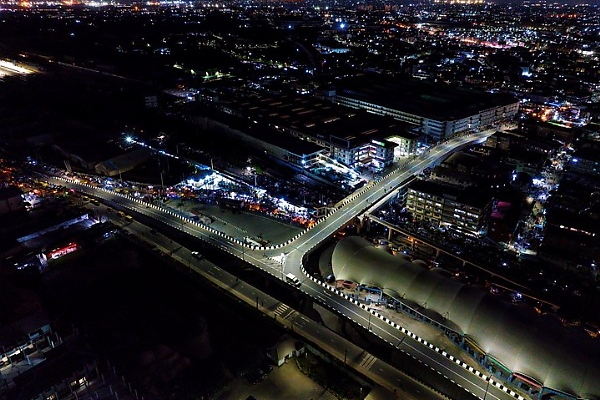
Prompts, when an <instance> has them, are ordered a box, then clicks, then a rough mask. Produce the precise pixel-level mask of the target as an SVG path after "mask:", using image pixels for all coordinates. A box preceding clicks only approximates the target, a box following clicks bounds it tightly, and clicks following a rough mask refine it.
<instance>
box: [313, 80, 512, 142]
mask: <svg viewBox="0 0 600 400" xmlns="http://www.w3.org/2000/svg"><path fill="white" fill-rule="evenodd" d="M323 96H324V97H326V98H328V99H329V100H330V101H332V102H334V103H336V104H339V105H343V106H347V107H352V108H360V109H364V110H367V111H369V112H371V113H374V114H378V115H385V116H392V117H394V118H395V119H397V120H400V121H404V122H407V123H410V124H413V125H416V126H417V127H418V129H419V131H420V133H421V134H422V135H423V136H424V138H425V139H426V140H427V141H429V142H439V141H441V140H444V139H448V138H451V137H452V136H454V135H455V134H457V133H459V132H464V131H468V130H476V129H482V128H485V127H488V126H492V125H494V124H497V123H500V122H502V121H506V120H511V119H512V118H513V117H514V116H515V115H516V114H517V112H518V110H519V102H518V101H517V100H516V99H514V98H513V97H512V96H511V95H507V94H491V93H487V92H475V91H472V90H467V89H463V88H451V87H448V86H440V85H434V84H431V83H427V82H413V81H408V82H395V81H389V80H385V81H384V80H382V79H381V78H369V79H365V78H353V79H349V80H344V81H342V82H341V83H340V84H339V85H338V89H337V90H335V91H333V90H328V91H326V92H323Z"/></svg>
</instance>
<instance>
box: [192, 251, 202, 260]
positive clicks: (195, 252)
mask: <svg viewBox="0 0 600 400" xmlns="http://www.w3.org/2000/svg"><path fill="white" fill-rule="evenodd" d="M192 257H194V258H197V259H198V260H202V259H203V258H204V256H203V255H202V254H200V253H198V252H197V251H192Z"/></svg>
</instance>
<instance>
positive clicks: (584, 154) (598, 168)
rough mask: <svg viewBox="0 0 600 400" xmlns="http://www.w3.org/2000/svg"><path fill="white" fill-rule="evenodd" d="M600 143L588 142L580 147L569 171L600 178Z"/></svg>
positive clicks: (572, 159)
mask: <svg viewBox="0 0 600 400" xmlns="http://www.w3.org/2000/svg"><path fill="white" fill-rule="evenodd" d="M599 152H600V143H598V142H587V143H584V144H583V145H580V146H578V148H577V150H575V152H574V153H573V157H571V161H570V162H569V170H571V171H573V172H577V173H580V174H585V175H592V176H600V155H599Z"/></svg>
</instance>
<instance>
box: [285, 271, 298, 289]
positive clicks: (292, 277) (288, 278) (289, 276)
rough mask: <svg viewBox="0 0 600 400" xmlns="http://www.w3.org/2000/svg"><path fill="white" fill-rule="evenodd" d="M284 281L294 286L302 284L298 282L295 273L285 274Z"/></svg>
mask: <svg viewBox="0 0 600 400" xmlns="http://www.w3.org/2000/svg"><path fill="white" fill-rule="evenodd" d="M285 281H286V282H287V283H289V284H290V285H294V286H296V287H300V286H302V283H301V282H300V279H298V278H296V275H294V274H287V275H286V276H285Z"/></svg>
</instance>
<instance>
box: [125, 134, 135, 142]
mask: <svg viewBox="0 0 600 400" xmlns="http://www.w3.org/2000/svg"><path fill="white" fill-rule="evenodd" d="M125 141H126V142H127V143H131V142H133V138H132V137H131V136H127V137H125Z"/></svg>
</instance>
